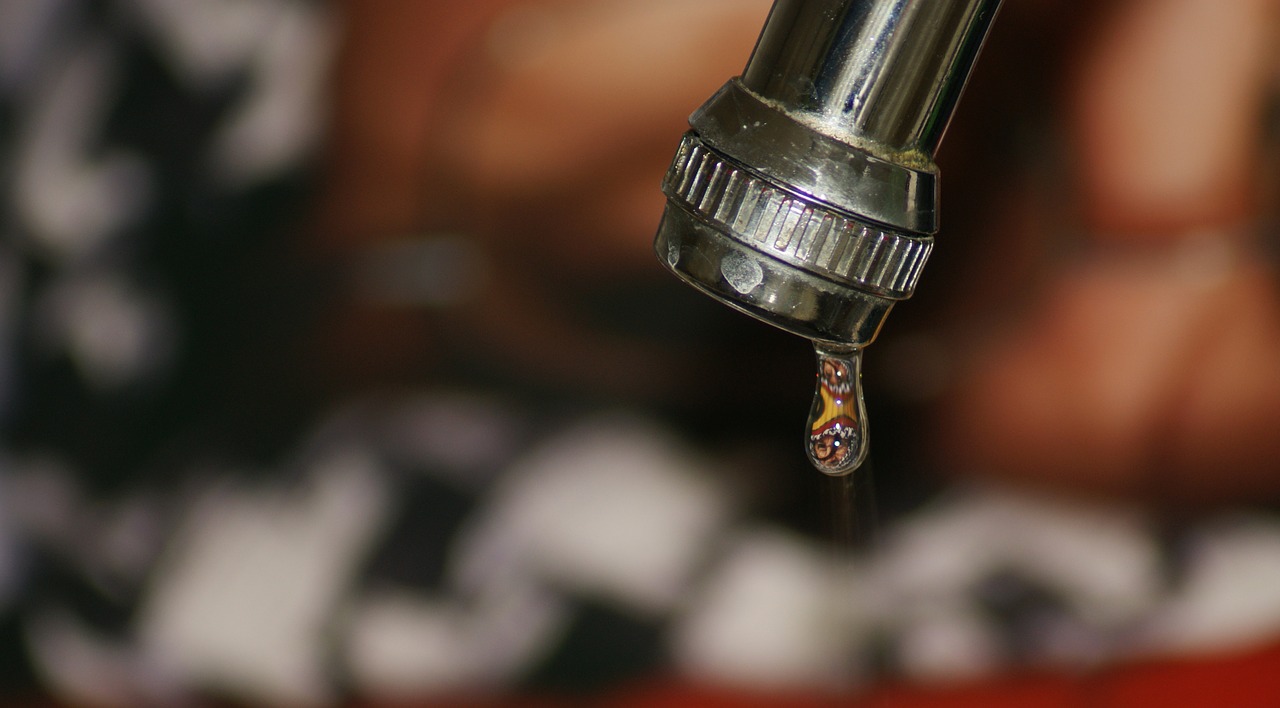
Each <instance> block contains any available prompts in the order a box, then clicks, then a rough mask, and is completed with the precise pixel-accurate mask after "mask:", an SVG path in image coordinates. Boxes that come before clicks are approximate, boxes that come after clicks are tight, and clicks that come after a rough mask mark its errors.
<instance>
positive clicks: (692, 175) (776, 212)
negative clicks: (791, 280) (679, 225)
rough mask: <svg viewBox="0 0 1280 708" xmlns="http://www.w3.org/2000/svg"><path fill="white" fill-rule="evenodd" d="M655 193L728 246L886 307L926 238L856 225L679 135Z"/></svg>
mask: <svg viewBox="0 0 1280 708" xmlns="http://www.w3.org/2000/svg"><path fill="white" fill-rule="evenodd" d="M663 192H665V193H666V195H667V196H668V197H670V198H671V199H673V200H675V201H677V202H679V203H680V204H681V205H683V206H684V207H685V208H686V209H688V210H689V211H691V212H692V213H694V214H695V215H697V216H698V217H699V218H701V219H703V220H704V221H707V222H708V223H710V224H712V225H713V226H715V227H716V228H717V229H718V230H720V231H722V232H723V233H725V234H726V235H728V236H730V237H731V238H733V239H735V240H737V241H740V242H741V243H743V244H745V245H747V246H750V247H752V248H755V249H757V250H762V251H764V252H765V253H768V254H769V255H771V256H773V257H775V258H777V259H779V260H782V261H784V262H786V263H790V264H791V265H794V266H796V267H798V268H802V269H804V270H807V271H809V272H811V273H815V274H817V275H821V276H823V277H826V278H830V279H832V280H835V281H837V282H843V283H846V284H848V285H851V286H854V287H856V288H859V289H862V290H866V291H869V292H872V293H875V294H877V295H881V296H883V297H887V298H891V299H895V300H898V299H905V298H908V297H910V296H911V293H912V292H913V291H914V290H915V287H916V282H917V280H918V279H919V277H920V271H921V269H922V268H923V267H924V263H925V261H926V260H927V259H928V257H929V252H930V251H931V250H932V249H933V239H932V238H930V237H919V236H908V235H906V234H901V233H897V232H895V231H890V230H887V229H883V228H881V227H878V226H874V225H871V224H867V223H864V222H862V221H859V220H858V219H856V218H853V217H852V216H850V215H848V214H845V213H843V212H841V211H838V210H836V209H833V208H832V207H830V206H828V205H825V204H822V203H819V202H817V201H815V200H812V199H807V198H805V197H803V196H801V195H799V194H796V193H794V192H791V191H788V190H787V189H785V188H783V187H781V186H778V185H776V184H774V183H773V182H770V181H769V180H766V179H764V178H763V177H761V176H759V175H757V174H755V173H753V172H752V171H750V170H748V169H747V168H745V167H743V166H742V165H739V164H737V163H735V162H734V161H733V160H731V159H729V158H727V157H725V156H724V155H722V154H720V153H718V152H716V151H715V150H712V149H711V148H709V147H708V146H707V145H706V144H705V143H703V142H702V141H701V140H700V139H699V138H698V136H697V135H696V134H695V133H693V132H689V133H686V134H685V136H684V138H683V139H682V140H681V142H680V148H679V150H678V151H677V152H676V156H675V159H674V160H673V161H672V163H671V169H670V170H668V172H667V176H666V178H665V179H664V180H663Z"/></svg>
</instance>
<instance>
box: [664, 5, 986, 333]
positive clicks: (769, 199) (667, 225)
mask: <svg viewBox="0 0 1280 708" xmlns="http://www.w3.org/2000/svg"><path fill="white" fill-rule="evenodd" d="M999 5H1000V0H777V2H776V3H775V4H774V6H773V9H772V10H771V11H770V14H769V18H768V19H767V20H766V22H765V26H764V29H763V31H762V32H761V35H760V39H759V40H758V41H757V44H756V48H755V51H754V52H753V53H752V56H751V59H750V60H749V61H748V63H747V66H746V69H745V70H744V71H743V73H742V76H741V77H738V78H735V79H731V80H730V81H729V82H728V83H726V84H725V85H724V86H723V87H722V88H721V89H720V90H719V91H718V92H717V93H716V94H715V95H713V96H712V97H711V98H710V99H709V100H708V101H707V102H706V103H705V104H703V106H702V107H701V108H699V109H698V110H697V111H695V112H694V114H693V116H692V117H691V118H690V127H691V130H690V131H689V132H688V133H686V134H685V135H684V137H683V139H682V140H681V143H680V146H679V148H678V149H677V152H676V156H675V159H674V160H673V161H672V165H671V168H670V170H669V171H668V173H667V176H666V178H665V180H664V181H663V191H664V192H665V193H666V195H667V199H668V202H667V208H666V211H665V212H664V214H663V218H662V223H661V225H660V226H659V229H658V235H657V238H656V239H655V242H654V249H655V252H656V253H657V255H658V257H659V259H660V260H662V261H663V262H664V263H665V264H666V265H667V266H668V267H669V268H670V269H671V270H672V271H673V272H674V273H675V274H676V275H678V276H679V277H681V278H682V279H684V280H685V281H687V282H688V283H690V284H691V285H694V286H695V287H697V288H699V289H701V290H703V291H704V292H706V293H708V294H709V295H711V296H712V297H715V298H716V299H718V300H720V301H721V302H724V303H726V304H728V305H730V306H732V307H735V308H737V309H739V310H742V311H744V312H746V313H748V314H750V315H752V316H755V317H757V318H760V319H762V320H764V321H766V322H769V323H771V324H774V325H776V326H778V327H781V328H783V329H785V330H788V331H790V332H793V333H795V334H798V335H800V336H803V337H807V338H809V339H813V340H816V341H819V342H827V343H832V344H839V345H844V346H853V347H861V346H865V345H866V344H869V343H871V341H873V340H874V339H875V336H876V334H877V332H878V331H879V329H880V325H881V324H882V323H883V321H884V319H885V317H886V316H887V315H888V313H889V310H890V309H891V308H892V306H893V304H894V303H895V302H897V301H898V300H903V299H906V298H908V297H910V296H911V294H912V292H913V291H914V289H915V286H916V282H917V280H918V278H919V275H920V271H921V268H923V266H924V263H925V260H926V259H927V258H928V255H929V252H930V251H931V250H932V247H933V235H934V234H935V233H936V231H937V200H938V195H937V193H938V170H937V167H936V165H935V164H934V162H933V154H934V151H935V150H936V149H937V146H938V142H939V141H940V140H941V139H942V134H943V132H944V131H945V130H946V126H947V122H948V121H949V120H950V117H951V113H952V111H953V109H954V108H955V105H956V101H957V100H958V98H959V96H960V93H961V91H962V89H963V88H964V84H965V82H966V81H967V79H968V76H969V72H970V70H971V68H972V66H973V63H974V61H975V60H976V58H977V55H978V51H979V49H980V48H981V45H982V42H983V40H984V38H985V37H986V34H987V30H988V29H989V27H990V25H991V22H992V20H993V18H994V16H995V14H996V11H997V9H998V7H999Z"/></svg>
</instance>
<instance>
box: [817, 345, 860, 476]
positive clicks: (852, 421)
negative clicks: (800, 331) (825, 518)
mask: <svg viewBox="0 0 1280 708" xmlns="http://www.w3.org/2000/svg"><path fill="white" fill-rule="evenodd" d="M814 351H816V352H817V354H818V387H817V390H816V391H815V392H814V396H813V410H812V411H810V413H809V425H808V430H807V433H808V438H807V439H806V440H805V453H806V454H808V456H809V461H810V462H812V463H813V466H814V467H817V468H818V470H819V471H821V472H823V473H825V474H830V475H845V474H849V473H850V472H853V471H854V470H856V469H858V466H859V465H861V464H862V460H863V459H865V458H866V456H867V409H866V406H865V405H864V404H863V402H862V350H860V349H854V348H851V347H850V348H835V347H829V346H827V345H823V344H818V343H816V342H815V343H814Z"/></svg>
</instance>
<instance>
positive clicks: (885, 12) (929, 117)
mask: <svg viewBox="0 0 1280 708" xmlns="http://www.w3.org/2000/svg"><path fill="white" fill-rule="evenodd" d="M998 4H999V3H998V2H997V1H992V0H876V1H867V0H862V1H857V2H849V1H848V0H778V2H776V3H775V4H774V6H773V10H772V11H771V12H770V14H769V19H768V21H767V22H766V23H765V27H764V31H763V32H762V33H761V35H760V40H759V42H758V43H757V44H756V49H755V52H754V53H753V54H752V56H751V60H750V61H749V62H748V63H747V68H746V70H745V71H744V72H743V74H742V83H743V85H744V86H745V87H746V88H747V90H749V91H752V92H753V93H755V94H756V95H758V96H760V97H761V98H763V99H764V100H765V101H767V102H770V103H773V104H775V105H777V106H779V107H781V108H782V109H783V110H786V111H788V112H789V113H791V114H792V115H793V116H794V117H795V118H796V119H797V120H800V121H802V122H805V123H808V124H810V125H813V126H814V127H815V128H816V129H817V130H818V131H819V132H822V133H824V134H827V135H831V136H833V137H837V138H840V139H844V140H847V141H849V142H850V143H852V144H854V145H858V146H860V147H863V148H865V149H867V150H868V151H870V152H872V153H879V154H882V155H883V156H891V155H904V154H905V155H906V157H907V159H908V160H909V159H911V158H912V157H915V158H919V159H924V160H931V157H932V153H933V151H934V149H935V148H937V146H938V142H939V141H940V140H941V139H942V134H943V132H944V131H945V130H946V126H947V122H948V121H949V120H950V118H951V112H952V109H953V108H954V107H955V103H956V101H957V100H958V99H959V97H960V91H961V90H962V89H963V88H964V84H965V81H966V80H967V79H968V77H969V70H970V68H971V67H972V65H973V61H974V59H975V58H976V57H977V54H978V49H979V48H980V47H981V45H982V41H983V39H984V38H985V37H986V33H987V29H988V27H989V26H990V24H991V20H992V19H993V18H994V16H995V10H996V7H997V6H998Z"/></svg>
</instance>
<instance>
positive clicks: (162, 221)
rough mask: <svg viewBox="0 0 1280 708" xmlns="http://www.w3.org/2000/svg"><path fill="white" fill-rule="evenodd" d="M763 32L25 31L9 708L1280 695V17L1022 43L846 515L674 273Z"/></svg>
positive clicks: (1, 656)
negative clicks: (683, 216) (21, 706)
mask: <svg viewBox="0 0 1280 708" xmlns="http://www.w3.org/2000/svg"><path fill="white" fill-rule="evenodd" d="M768 9H769V3H768V2H767V1H766V0H750V1H746V0H699V1H698V2H688V1H686V0H645V1H643V2H641V1H639V0H475V1H473V2H468V3H454V2H443V1H436V0H421V1H418V0H376V1H375V0H364V1H357V0H351V1H350V2H341V1H338V0H333V1H330V2H323V1H321V0H46V1H43V2H29V1H28V0H0V180H3V182H2V183H3V186H4V192H3V206H4V208H3V210H2V211H0V228H2V229H3V231H0V695H3V697H4V698H5V700H12V701H15V702H24V701H25V702H47V703H49V704H71V705H152V704H157V705H167V704H179V705H205V704H210V705H333V704H356V705H417V704H427V705H432V704H439V703H447V702H450V701H463V700H466V701H472V702H502V701H513V702H515V701H519V700H521V699H522V698H529V697H537V698H541V699H545V700H549V701H553V702H554V701H556V700H574V699H578V698H582V697H584V696H589V697H591V698H592V699H593V700H598V701H601V702H616V703H628V702H634V703H636V704H640V705H652V704H655V703H657V704H671V705H683V704H685V703H687V702H689V701H707V700H716V701H721V702H723V703H724V704H728V705H733V704H740V703H743V702H749V701H758V702H766V703H767V702H779V703H782V702H787V703H795V702H797V701H800V702H804V701H808V702H810V703H815V704H817V703H822V702H825V701H829V700H831V699H832V698H840V699H842V700H846V701H849V702H851V703H854V704H857V702H858V701H860V700H861V701H865V702H866V703H867V704H876V703H877V702H883V701H892V702H896V704H899V705H941V704H945V705H968V704H973V705H993V704H1001V702H1002V701H1003V702H1005V703H1007V704H1009V705H1038V704H1041V703H1045V704H1053V705H1063V704H1067V705H1071V704H1085V703H1093V704H1097V703H1098V702H1101V703H1104V704H1112V703H1114V704H1116V705H1130V704H1134V705H1137V704H1144V705H1145V704H1147V703H1150V702H1151V701H1153V700H1165V701H1166V702H1172V704H1174V705H1178V704H1179V703H1178V702H1177V701H1178V700H1184V701H1185V700H1188V697H1191V696H1200V697H1204V698H1205V700H1206V701H1209V700H1217V699H1222V700H1224V701H1225V702H1226V703H1228V704H1239V705H1255V704H1256V705H1269V704H1270V703H1268V700H1269V699H1276V698H1277V697H1278V696H1280V680H1277V679H1276V678H1275V677H1276V676H1280V671H1277V670H1276V669H1277V668H1280V520H1278V519H1277V518H1276V517H1275V514H1274V511H1275V503H1276V501H1277V498H1278V497H1280V429H1278V428H1277V425H1278V424H1280V423H1278V422H1280V357H1277V356H1276V352H1277V351H1280V300H1278V299H1277V292H1276V279H1275V272H1274V256H1275V237H1276V233H1277V220H1276V215H1277V210H1276V207H1277V203H1278V202H1277V194H1278V192H1277V189H1278V188H1280V181H1278V178H1280V169H1278V168H1280V151H1278V150H1277V145H1280V141H1278V140H1277V137H1278V135H1277V133H1278V130H1277V129H1278V128H1280V103H1278V102H1277V100H1276V97H1277V95H1278V93H1277V88H1278V87H1280V57H1277V54H1276V50H1275V47H1276V46H1280V45H1278V44H1277V43H1276V41H1275V40H1276V39H1277V34H1280V3H1276V2H1274V1H1273V0H1239V1H1238V2H1233V3H1229V4H1224V3H1219V2H1216V1H1215V0H1125V1H1124V2H1109V3H1103V2H1059V1H1057V0H1010V2H1008V3H1007V6H1006V7H1005V8H1004V9H1003V10H1002V12H1001V15H1000V17H999V18H998V19H997V22H996V23H995V26H994V29H993V31H992V35H991V37H990V39H989V42H988V46H987V47H986V49H985V50H984V54H983V57H982V58H981V60H980V61H979V63H978V67H977V69H976V71H975V74H974V77H973V79H972V81H971V85H970V88H969V89H968V91H967V93H966V96H965V98H964V99H963V100H962V102H961V106H960V109H959V111H958V113H957V116H956V118H955V121H954V124H953V125H952V127H951V129H950V131H949V133H948V137H947V139H946V140H945V141H944V143H943V147H942V149H941V152H940V154H939V163H940V167H941V171H942V175H943V178H942V183H943V184H944V185H945V186H944V188H943V191H942V194H943V206H942V231H941V233H940V234H939V237H938V246H937V248H936V250H935V254H934V256H933V260H932V263H931V264H930V265H929V268H928V269H927V273H928V274H927V275H926V276H925V277H924V280H923V284H922V286H921V288H920V290H919V294H918V295H917V296H916V297H915V298H914V299H913V300H912V301H911V302H909V303H906V304H904V305H903V306H901V307H899V308H897V313H896V314H895V315H894V317H892V318H890V320H889V321H888V324H887V325H886V327H885V331H884V332H883V333H882V335H881V337H880V339H879V340H878V341H877V342H876V344H875V345H873V346H872V347H870V348H869V349H868V351H867V353H866V357H865V385H866V390H867V404H868V409H869V416H868V417H869V421H870V430H871V439H872V443H871V453H870V460H869V462H868V463H867V465H866V466H865V467H864V468H863V469H862V470H860V471H859V472H858V473H856V475H855V476H854V477H852V478H850V479H849V480H848V481H839V482H837V481H832V480H828V479H827V478H825V477H823V476H822V475H820V474H819V473H818V472H816V471H814V470H813V469H811V468H809V467H808V464H807V462H806V460H805V457H804V455H803V452H802V445H801V443H802V431H803V426H804V422H805V413H806V412H807V410H808V406H809V402H810V398H811V397H812V395H813V394H812V391H813V376H814V362H813V354H812V351H811V349H810V347H809V346H808V344H807V343H806V342H804V341H802V340H799V339H797V338H794V337H791V336H790V335H786V334H783V333H781V332H777V331H774V330H772V329H771V328H769V327H767V326H765V325H763V324H760V323H758V322H755V321H753V320H751V319H749V318H747V317H745V316H743V315H740V314H738V313H736V312H733V311H730V310H728V309H727V308H724V307H722V306H720V305H718V304H716V303H714V302H712V301H711V300H709V299H707V298H705V297H703V296H701V295H699V294H697V293H695V292H694V291H692V290H691V289H689V288H687V287H685V286H684V285H682V284H680V283H678V282H677V281H676V280H675V279H674V278H672V277H670V276H669V275H667V274H666V273H665V272H663V270H662V268H661V267H660V265H659V264H658V263H657V261H656V260H655V259H654V258H653V256H652V254H651V249H650V242H651V239H652V235H653V230H654V229H655V228H656V225H657V221H658V216H659V214H660V212H661V208H662V202H663V197H662V195H661V193H660V191H659V184H660V182H661V178H662V175H663V173H664V171H665V169H666V166H667V164H668V161H669V160H670V158H671V155H672V152H673V150H674V148H675V146H676V143H677V142H678V139H679V136H680V134H681V133H682V132H683V131H684V130H685V129H686V122H685V121H686V117H687V116H688V114H689V112H690V111H692V110H693V109H694V108H695V107H697V106H698V105H699V104H700V103H701V102H702V101H703V100H705V99H706V98H707V97H709V96H710V95H711V94H712V92H713V91H715V89H716V88H718V87H719V86H720V85H721V84H722V83H723V82H724V81H725V80H727V79H728V78H729V77H731V76H733V75H735V74H737V73H738V72H739V71H741V68H742V67H743V65H744V64H745V62H746V60H747V57H748V56H749V54H750V51H751V48H752V46H753V43H754V41H755V38H756V35H757V33H758V32H759V29H760V27H761V25H762V24H763V21H764V18H765V16H766V14H767V12H768ZM1231 692H1234V693H1231ZM1223 696H1233V697H1234V698H1231V699H1225V698H1222V697H1223ZM1170 697H1172V698H1170ZM966 701H967V702H966ZM1250 701H1251V702H1250ZM1193 703H1194V701H1193Z"/></svg>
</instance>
